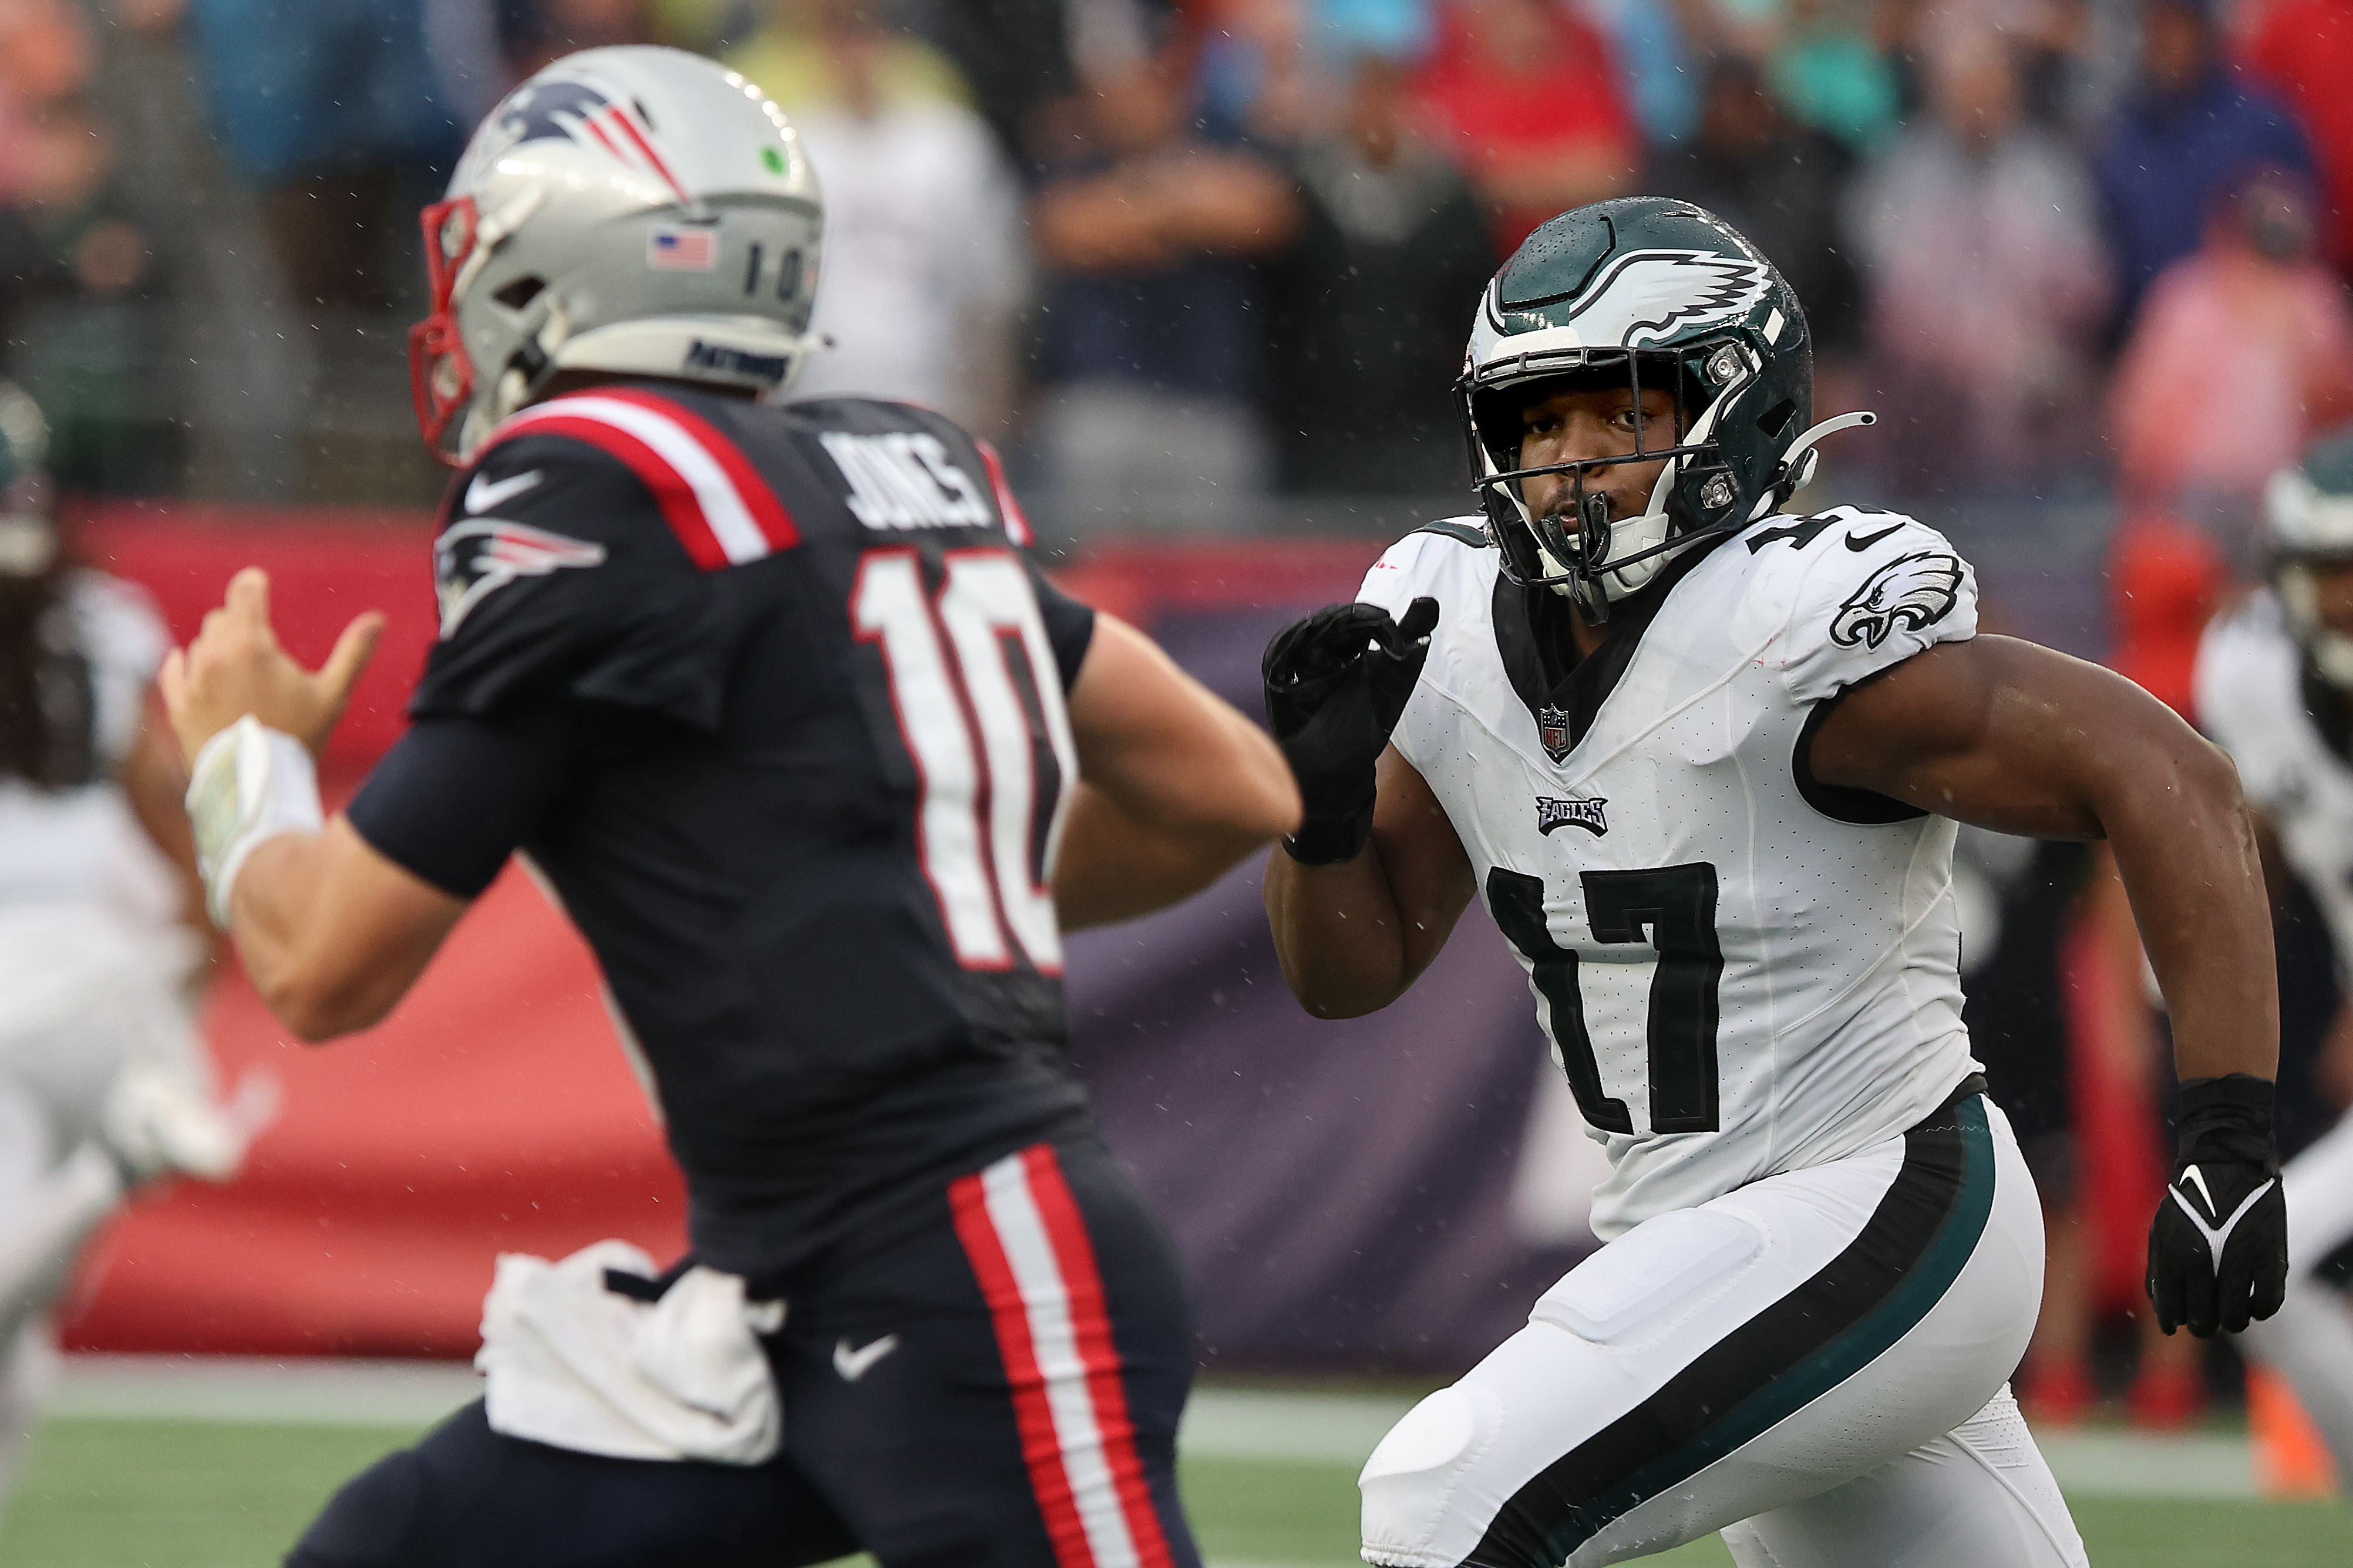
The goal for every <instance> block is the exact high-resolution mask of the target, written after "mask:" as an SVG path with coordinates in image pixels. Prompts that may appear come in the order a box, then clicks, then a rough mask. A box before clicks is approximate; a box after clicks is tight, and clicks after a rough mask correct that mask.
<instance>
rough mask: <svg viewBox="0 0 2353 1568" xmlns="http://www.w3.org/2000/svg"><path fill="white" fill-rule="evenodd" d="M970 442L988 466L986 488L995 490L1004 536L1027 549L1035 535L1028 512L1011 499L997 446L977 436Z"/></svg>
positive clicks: (1011, 488)
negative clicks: (1003, 526) (977, 449)
mask: <svg viewBox="0 0 2353 1568" xmlns="http://www.w3.org/2000/svg"><path fill="white" fill-rule="evenodd" d="M972 444H973V445H974V446H976V447H979V448H980V460H981V461H982V462H983V463H986V464H987V466H988V488H989V489H993V490H995V491H996V492H997V515H998V516H999V517H1001V518H1003V519H1004V520H1005V537H1006V538H1008V539H1009V540H1011V541H1012V542H1014V543H1016V544H1018V545H1019V546H1021V548H1023V549H1024V550H1027V549H1029V546H1030V544H1031V543H1032V542H1034V541H1035V539H1036V537H1037V536H1036V534H1035V533H1033V532H1032V531H1031V530H1030V527H1029V513H1028V512H1026V511H1023V510H1021V503H1020V502H1019V501H1018V500H1014V499H1013V487H1012V486H1011V485H1008V484H1007V483H1006V482H1005V464H1004V461H1003V460H1002V459H1001V458H998V457H997V448H996V447H992V446H990V445H989V444H988V443H987V442H986V441H984V440H982V439H981V438H980V437H977V436H976V437H973V441H972Z"/></svg>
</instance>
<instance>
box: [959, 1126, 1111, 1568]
mask: <svg viewBox="0 0 2353 1568" xmlns="http://www.w3.org/2000/svg"><path fill="white" fill-rule="evenodd" d="M948 1205H949V1207H950V1208H951V1209H952V1210H953V1211H954V1213H955V1229H956V1236H957V1238H958V1239H960V1240H961V1241H962V1242H963V1243H964V1251H965V1258H968V1259H969V1260H970V1261H971V1263H972V1271H973V1275H974V1277H975V1278H976V1279H978V1280H979V1281H980V1289H981V1294H982V1296H983V1298H984V1299H985V1300H987V1303H988V1315H989V1318H990V1321H992V1322H993V1323H994V1324H995V1326H996V1329H997V1354H998V1355H999V1356H1001V1357H1003V1358H1004V1362H1005V1373H1006V1376H1007V1378H1008V1380H1009V1381H1010V1382H1011V1384H1012V1385H1013V1417H1014V1421H1015V1423H1016V1425H1017V1426H1018V1428H1019V1430H1020V1433H1021V1459H1022V1463H1023V1464H1025V1465H1026V1466H1028V1467H1029V1486H1030V1489H1031V1491H1032V1492H1034V1493H1035V1494H1036V1496H1037V1499H1038V1510H1039V1513H1041V1514H1043V1515H1044V1516H1045V1521H1046V1534H1047V1536H1048V1538H1049V1539H1050V1540H1051V1541H1052V1542H1053V1545H1054V1561H1055V1562H1056V1563H1058V1564H1060V1568H1093V1565H1094V1560H1095V1559H1094V1550H1093V1548H1092V1547H1091V1546H1089V1545H1088V1544H1087V1529H1086V1525H1085V1524H1084V1522H1082V1521H1081V1520H1080V1518H1079V1505H1078V1500H1076V1499H1075V1498H1074V1497H1072V1496H1071V1480H1070V1477H1069V1476H1068V1475H1067V1474H1065V1473H1064V1471H1063V1469H1062V1440H1061V1438H1060V1436H1059V1435H1058V1434H1057V1433H1056V1432H1055V1430H1054V1412H1053V1408H1052V1406H1051V1405H1049V1404H1048V1403H1047V1400H1046V1376H1045V1373H1043V1372H1041V1371H1039V1366H1038V1358H1037V1354H1036V1352H1035V1351H1034V1350H1033V1349H1032V1347H1031V1343H1030V1338H1029V1309H1028V1308H1027V1307H1026V1306H1025V1305H1024V1304H1023V1303H1022V1300H1021V1287H1020V1285H1019V1283H1018V1281H1017V1280H1016V1279H1014V1277H1013V1265H1012V1264H1011V1263H1010V1262H1009V1261H1008V1260H1007V1258H1006V1256H1005V1247H1004V1244H1003V1243H1002V1242H1000V1241H998V1240H997V1226H996V1222H995V1221H993V1220H991V1219H990V1218H989V1217H988V1196H987V1188H986V1187H985V1186H984V1185H983V1184H982V1180H981V1177H980V1175H979V1173H974V1174H972V1175H969V1176H960V1177H958V1178H957V1179H956V1180H955V1182H953V1183H951V1184H949V1187H948Z"/></svg>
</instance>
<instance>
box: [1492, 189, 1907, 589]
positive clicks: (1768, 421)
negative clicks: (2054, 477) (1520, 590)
mask: <svg viewBox="0 0 2353 1568" xmlns="http://www.w3.org/2000/svg"><path fill="white" fill-rule="evenodd" d="M1565 377H1576V378H1578V379H1580V380H1584V379H1590V378H1595V377H1609V378H1616V377H1623V378H1624V379H1625V381H1626V382H1627V383H1628V384H1630V386H1631V387H1632V388H1633V391H1634V394H1635V404H1636V413H1635V421H1636V424H1635V445H1636V447H1638V448H1639V449H1638V450H1637V451H1636V452H1634V453H1632V454H1630V455H1628V456H1625V457H1617V458H1590V459H1587V460H1583V461H1578V462H1569V463H1554V464H1549V465H1546V466H1542V467H1536V468H1523V467H1521V466H1520V433H1521V429H1520V418H1519V413H1520V410H1521V408H1522V407H1523V406H1525V404H1526V403H1527V401H1528V400H1529V399H1530V398H1531V397H1532V396H1538V395H1542V388H1541V387H1540V385H1539V384H1542V383H1548V382H1554V381H1557V380H1559V379H1561V378H1565ZM1646 385H1647V386H1651V387H1654V388H1655V387H1660V386H1667V387H1671V388H1672V390H1673V393H1674V397H1675V428H1674V432H1673V434H1672V437H1671V438H1670V440H1669V441H1668V443H1667V444H1664V445H1654V444H1653V443H1652V441H1651V439H1650V438H1648V437H1647V436H1646V433H1645V432H1644V431H1643V430H1642V428H1641V389H1642V388H1643V387H1644V386H1646ZM1456 392H1457V395H1458V396H1459V397H1460V399H1461V408H1462V419H1463V425H1464V427H1465V429H1466V431H1467V433H1468V435H1469V437H1470V444H1471V464H1472V471H1473V472H1474V473H1475V474H1476V475H1477V476H1478V478H1477V485H1478V491H1479V500H1480V504H1481V507H1482V510H1484V511H1485V512H1486V515H1487V526H1488V531H1489V532H1490V533H1492V534H1493V537H1494V540H1495V543H1496V546H1497V548H1498V550H1499V551H1500V552H1501V553H1502V556H1503V570H1504V574H1505V575H1506V576H1508V577H1509V578H1511V580H1512V581H1514V582H1515V583H1519V584H1525V585H1536V586H1545V587H1549V588H1552V589H1553V590H1554V591H1556V592H1557V593H1561V594H1564V595H1567V596H1568V597H1570V598H1571V599H1573V600H1575V601H1576V602H1577V605H1578V607H1579V608H1580V609H1581V610H1582V611H1583V612H1584V614H1585V616H1586V618H1587V619H1588V620H1589V621H1594V622H1601V621H1605V620H1607V619H1608V617H1609V605H1610V602H1611V601H1613V600H1616V599H1621V598H1624V597H1625V596H1626V595H1629V594H1632V593H1634V592H1636V591H1638V590H1639V589H1641V587H1642V586H1643V585H1644V584H1647V583H1649V582H1650V581H1651V579H1652V578H1653V577H1655V576H1656V575H1657V574H1659V572H1660V571H1661V570H1662V568H1663V567H1664V566H1666V564H1667V563H1668V562H1669V561H1670V560H1671V559H1672V558H1673V557H1674V556H1675V555H1676V554H1679V553H1680V552H1682V551H1683V548H1684V547H1685V546H1687V545H1689V544H1690V543H1692V542H1694V541H1697V540H1702V539H1706V538H1711V537H1717V536H1721V535H1725V534H1728V533H1733V532H1736V531H1739V530H1740V529H1742V528H1745V527H1746V526H1747V525H1748V524H1749V523H1751V522H1753V521H1757V519H1759V518H1763V517H1766V516H1768V515H1770V514H1771V513H1773V512H1774V511H1777V510H1779V508H1780V507H1781V505H1782V503H1783V502H1784V501H1786V500H1788V498H1789V495H1790V494H1791V492H1793V491H1795V490H1797V489H1799V488H1801V487H1802V486H1803V485H1804V484H1805V483H1806V481H1807V480H1809V479H1811V478H1812V477H1813V469H1814V460H1815V458H1816V453H1815V452H1814V450H1813V446H1814V443H1815V442H1817V441H1819V440H1820V439H1821V438H1822V437H1824V436H1827V435H1830V434H1831V432H1833V431H1836V430H1841V429H1845V428H1847V427H1848V426H1854V425H1868V424H1870V423H1872V422H1873V416H1872V415H1869V414H1850V415H1846V416H1841V417H1840V418H1837V419H1832V420H1830V421H1827V422H1826V423H1824V424H1822V425H1820V426H1817V425H1815V424H1813V422H1812V421H1813V406H1814V351H1813V344H1812V342H1811V340H1810V337H1809V335H1808V332H1807V329H1806V312H1805V310H1804V309H1803V308H1802V307H1801V306H1800V305H1799V303H1798V297H1797V295H1796V294H1795V293H1793V292H1791V290H1790V289H1789V286H1788V283H1787V282H1785V281H1784V280H1783V279H1782V277H1781V275H1780V273H1779V272H1778V271H1777V270H1775V268H1774V267H1773V264H1772V263H1771V262H1769V261H1767V260H1766V259H1765V258H1764V257H1763V256H1762V255H1761V254H1759V252H1758V251H1757V247H1755V246H1753V245H1751V244H1749V243H1748V241H1747V240H1746V239H1745V238H1743V237H1741V236H1740V234H1739V233H1738V232H1737V231H1736V230H1735V229H1734V228H1733V227H1732V226H1731V225H1729V224H1727V223H1725V221H1724V220H1723V219H1722V218H1719V217H1717V216H1715V214H1713V213H1711V212H1708V211H1707V210H1705V209H1704V208H1702V207H1697V206H1694V205H1692V204H1691V203H1689V202H1679V201H1671V200H1668V199H1667V198H1665V197H1662V196H1625V197H1620V198H1618V199H1616V200H1613V201H1606V202H1596V203H1594V204H1593V205H1590V206H1582V207H1578V208H1577V209H1576V210H1575V211H1573V212H1566V213H1563V214H1561V215H1560V216H1558V217H1556V218H1554V219H1553V220H1552V221H1551V222H1549V223H1547V224H1546V225H1545V226H1543V227H1541V228H1539V229H1537V230H1536V231H1535V233H1534V234H1532V235H1530V236H1529V237H1528V238H1527V240H1526V242H1525V244H1523V245H1522V246H1521V247H1520V248H1519V250H1518V251H1517V253H1515V254H1514V256H1513V257H1512V258H1511V260H1510V261H1508V262H1506V263H1505V264H1504V269H1503V270H1502V271H1501V272H1498V273H1497V274H1496V275H1495V279H1494V281H1493V283H1491V284H1489V285H1488V287H1487V293H1486V296H1485V298H1484V299H1482V300H1481V301H1480V305H1479V313H1478V317H1477V319H1476V320H1475V321H1473V322H1472V328H1471V343H1470V348H1469V350H1468V352H1467V353H1465V355H1464V360H1463V367H1462V379H1461V381H1460V382H1458V383H1457V384H1456ZM1662 457H1663V458H1666V467H1665V468H1664V469H1663V470H1662V472H1661V473H1660V475H1659V479H1658V483H1657V484H1656V485H1655V486H1653V487H1652V489H1651V497H1650V502H1649V505H1648V506H1647V507H1646V508H1645V509H1644V510H1642V512H1641V514H1639V515H1637V516H1633V517H1612V516H1611V515H1610V514H1609V512H1610V509H1609V497H1608V496H1607V495H1605V494H1602V493H1600V492H1599V491H1594V492H1588V490H1587V489H1586V480H1587V479H1588V477H1589V476H1592V475H1594V474H1597V473H1599V471H1600V470H1601V469H1604V468H1609V467H1612V466H1614V465H1617V464H1620V463H1647V462H1654V461H1656V460H1658V459H1659V458H1662ZM1538 474H1567V475H1569V476H1570V477H1571V479H1572V480H1573V482H1572V483H1571V484H1570V485H1568V486H1567V487H1566V489H1564V491H1563V499H1562V500H1559V501H1556V503H1554V505H1553V506H1552V507H1551V508H1549V509H1548V510H1546V512H1545V513H1544V514H1543V515H1537V514H1535V512H1533V511H1532V510H1530V508H1529V506H1528V504H1527V500H1526V499H1525V494H1524V492H1523V490H1522V488H1521V481H1523V480H1524V479H1529V478H1531V477H1532V476H1535V475H1538Z"/></svg>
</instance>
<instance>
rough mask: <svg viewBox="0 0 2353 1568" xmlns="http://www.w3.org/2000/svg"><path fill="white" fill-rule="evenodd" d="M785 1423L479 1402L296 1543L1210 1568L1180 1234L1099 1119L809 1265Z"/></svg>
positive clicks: (526, 1567)
mask: <svg viewBox="0 0 2353 1568" xmlns="http://www.w3.org/2000/svg"><path fill="white" fill-rule="evenodd" d="M768 1345H769V1359H770V1362H771V1363H772V1364H773V1366H774V1367H775V1369H776V1382H777V1387H778V1389H779V1391H780V1392H781V1393H782V1394H783V1397H784V1408H785V1434H784V1449H783V1451H782V1452H781V1453H779V1454H778V1455H777V1456H776V1458H774V1459H771V1460H770V1461H768V1462H767V1463H766V1464H765V1465H760V1466H756V1467H743V1466H732V1465H712V1464H660V1463H649V1462H646V1461H642V1460H633V1459H612V1458H599V1457H596V1456H593V1455H587V1454H575V1453H571V1452H568V1451H566V1450H564V1449H560V1448H552V1447H546V1446H544V1445H542V1444H538V1443H531V1442H525V1441H523V1440H522V1439H519V1438H513V1437H507V1436H501V1435H500V1434H498V1433H495V1432H492V1431H491V1429H490V1426H489V1424H488V1422H487V1421H486V1419H485V1417H484V1415H483V1409H482V1405H480V1403H479V1402H477V1403H476V1404H474V1405H469V1406H468V1407H467V1408H466V1409H464V1410H462V1411H460V1412H459V1413H458V1414H457V1415H454V1416H452V1417H451V1418H450V1419H449V1420H448V1422H446V1423H445V1424H443V1425H442V1426H440V1427H438V1428H437V1429H436V1430H435V1431H434V1432H432V1433H431V1434H430V1435H428V1436H427V1437H426V1438H425V1439H424V1440H423V1441H421V1442H420V1443H418V1444H417V1447H414V1448H409V1449H405V1450H403V1451H401V1452H399V1453H396V1454H394V1455H391V1456H390V1457H388V1458H385V1459H384V1460H382V1461H381V1462H379V1463H378V1464H377V1465H375V1468H372V1469H369V1470H368V1471H366V1472H365V1473H364V1474H363V1475H361V1476H360V1477H359V1478H358V1479H355V1480H353V1481H352V1482H351V1483H350V1484H349V1485H348V1486H346V1487H344V1489H343V1491H342V1492H341V1493H339V1494H338V1495H337V1496H336V1497H335V1499H334V1500H333V1501H332V1502H331V1503H329V1504H328V1506H327V1510H326V1511H325V1512H324V1513H323V1514H322V1515H321V1516H320V1518H319V1519H318V1521H317V1522H315V1523H314V1524H312V1525H311V1530H310V1532H309V1533H308V1534H307V1535H305V1536H304V1537H303V1539H302V1541H301V1544H300V1545H298V1546H297V1547H296V1548H295V1549H294V1551H293V1552H292V1554H291V1555H290V1556H289V1557H288V1559H287V1568H395V1565H399V1568H426V1565H428V1564H429V1565H431V1568H477V1565H479V1568H607V1565H610V1568H668V1565H670V1564H676V1565H678V1568H687V1565H690V1564H691V1565H693V1568H730V1565H733V1564H744V1565H745V1568H750V1565H752V1564H759V1565H760V1568H790V1565H794V1564H799V1563H823V1562H826V1561H828V1560H829V1559H832V1558H835V1557H840V1556H844V1555H847V1554H849V1553H850V1552H856V1551H859V1550H861V1549H862V1550H865V1551H869V1552H873V1553H874V1555H875V1556H876V1557H877V1558H879V1559H880V1560H881V1563H883V1564H884V1568H934V1565H936V1568H951V1565H954V1568H987V1565H1000V1564H1001V1565H1004V1568H1016V1565H1018V1568H1198V1563H1199V1556H1198V1552H1196V1550H1195V1548H1194V1545H1193V1541H1192V1536H1191V1534H1190V1532H1189V1531H1187V1528H1186V1524H1185V1520H1184V1516H1183V1514H1182V1513H1181V1512H1180V1511H1179V1509H1178V1505H1177V1500H1176V1420H1177V1416H1178V1415H1179V1414H1180V1412H1181V1411H1182V1409H1183V1407H1184V1404H1185V1395H1186V1392H1187V1388H1188V1387H1189V1385H1190V1384H1191V1382H1192V1372H1193V1331H1192V1322H1191V1319H1190V1316H1189V1313H1188V1310H1187V1305H1186V1301H1185V1295H1184V1287H1183V1282H1182V1279H1181V1278H1180V1275H1179V1271H1178V1267H1177V1262H1176V1255H1175V1251H1174V1249H1173V1248H1172V1247H1171V1246H1170V1244H1169V1241H1168V1238H1167V1236H1166V1232H1165V1231H1164V1230H1163V1229H1162V1228H1161V1226H1160V1225H1159V1222H1158V1220H1157V1219H1156V1218H1155V1216H1154V1215H1152V1213H1151V1212H1150V1210H1149V1209H1147V1208H1146V1207H1145V1203H1144V1199H1143V1196H1142V1194H1140V1193H1138V1192H1137V1191H1136V1190H1135V1186H1134V1183H1133V1182H1132V1181H1131V1180H1130V1179H1129V1178H1128V1176H1127V1174H1126V1173H1124V1171H1122V1170H1121V1169H1120V1168H1119V1167H1118V1166H1117V1165H1116V1164H1115V1163H1113V1161H1112V1159H1111V1157H1110V1155H1109V1153H1108V1152H1106V1151H1105V1150H1104V1149H1103V1145H1102V1144H1101V1143H1100V1142H1093V1141H1092V1140H1089V1141H1084V1142H1068V1143H1062V1144H1059V1145H1048V1144H1043V1143H1039V1144H1033V1145H1032V1146H1030V1147H1029V1148H1028V1149H1025V1150H1022V1151H1020V1152H1017V1153H1014V1154H1010V1155H1008V1156H1006V1157H1005V1158H1004V1159H1002V1160H999V1161H997V1163H994V1164H992V1165H990V1166H988V1167H987V1169H985V1170H982V1171H977V1172H975V1173H971V1174H969V1175H966V1176H963V1177H960V1178H958V1179H957V1180H955V1182H953V1183H951V1184H949V1185H948V1186H947V1187H946V1189H945V1190H944V1191H943V1192H941V1193H940V1194H938V1199H937V1202H936V1205H935V1206H934V1210H933V1212H932V1213H931V1214H930V1215H928V1216H927V1223H924V1224H923V1225H922V1226H921V1227H920V1228H919V1229H917V1230H915V1231H913V1232H912V1233H910V1234H908V1235H906V1236H904V1237H902V1238H901V1239H899V1240H896V1241H893V1242H890V1243H886V1244H884V1245H882V1246H881V1247H876V1248H873V1249H871V1250H868V1251H864V1252H862V1253H860V1254H859V1255H858V1256H856V1257H854V1258H843V1259H841V1260H839V1262H835V1263H828V1264H824V1265H820V1266H818V1268H816V1269H814V1270H813V1271H812V1273H811V1275H810V1277H809V1278H807V1279H803V1280H802V1281H801V1282H800V1283H799V1284H798V1285H797V1288H796V1289H795V1291H794V1293H793V1295H792V1297H791V1302H790V1309H789V1312H788V1315H787V1318H786V1325H785V1328H784V1330H783V1331H782V1332H780V1333H778V1334H776V1336H774V1337H773V1338H772V1339H771V1340H770V1341H769V1342H768Z"/></svg>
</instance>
